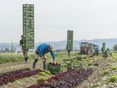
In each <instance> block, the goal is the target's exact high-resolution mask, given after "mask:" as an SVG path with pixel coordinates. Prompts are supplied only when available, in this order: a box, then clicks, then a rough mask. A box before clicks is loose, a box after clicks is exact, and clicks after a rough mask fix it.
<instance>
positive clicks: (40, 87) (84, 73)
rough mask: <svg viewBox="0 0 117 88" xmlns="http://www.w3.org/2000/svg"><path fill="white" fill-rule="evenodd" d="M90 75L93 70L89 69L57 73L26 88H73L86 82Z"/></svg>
mask: <svg viewBox="0 0 117 88" xmlns="http://www.w3.org/2000/svg"><path fill="white" fill-rule="evenodd" d="M92 73H93V70H92V69H91V68H88V69H79V70H73V69H72V70H69V71H67V72H63V73H59V74H57V75H55V76H54V77H51V78H50V79H48V80H47V81H43V82H40V83H38V84H35V85H32V86H30V87H28V88H74V87H76V86H78V85H79V84H80V83H81V82H83V81H84V80H86V79H87V78H88V77H89V76H90V75H91V74H92Z"/></svg>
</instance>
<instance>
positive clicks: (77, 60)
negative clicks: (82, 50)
mask: <svg viewBox="0 0 117 88" xmlns="http://www.w3.org/2000/svg"><path fill="white" fill-rule="evenodd" d="M72 63H73V69H80V68H82V67H83V66H82V57H76V58H73V62H72Z"/></svg>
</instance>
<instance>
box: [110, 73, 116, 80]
mask: <svg viewBox="0 0 117 88" xmlns="http://www.w3.org/2000/svg"><path fill="white" fill-rule="evenodd" d="M109 82H117V74H115V75H112V76H111V77H110V78H109Z"/></svg>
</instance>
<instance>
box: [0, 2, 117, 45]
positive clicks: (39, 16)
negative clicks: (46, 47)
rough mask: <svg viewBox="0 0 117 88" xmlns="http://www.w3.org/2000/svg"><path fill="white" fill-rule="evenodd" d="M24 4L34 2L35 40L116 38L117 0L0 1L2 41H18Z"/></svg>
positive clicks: (0, 39)
mask: <svg viewBox="0 0 117 88" xmlns="http://www.w3.org/2000/svg"><path fill="white" fill-rule="evenodd" d="M22 4H34V5H35V42H45V41H62V40H66V39H67V30H73V31H74V40H82V39H88V40H90V39H104V38H106V39H107V38H117V0H0V42H17V43H18V42H19V40H20V36H21V34H22V30H23V29H22Z"/></svg>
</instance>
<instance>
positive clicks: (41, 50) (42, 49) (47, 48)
mask: <svg viewBox="0 0 117 88" xmlns="http://www.w3.org/2000/svg"><path fill="white" fill-rule="evenodd" d="M48 52H50V54H51V56H52V59H53V64H56V60H55V54H54V52H53V47H52V46H51V45H49V44H41V45H39V46H37V48H36V50H35V60H34V62H33V69H35V66H36V63H37V61H38V56H40V57H41V59H42V61H43V69H44V70H45V63H46V57H45V54H47V53H48Z"/></svg>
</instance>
